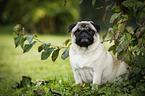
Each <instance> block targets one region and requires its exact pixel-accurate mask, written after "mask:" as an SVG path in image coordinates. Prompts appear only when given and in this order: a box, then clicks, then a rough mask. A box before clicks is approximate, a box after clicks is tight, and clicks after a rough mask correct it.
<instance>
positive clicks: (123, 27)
mask: <svg viewBox="0 0 145 96" xmlns="http://www.w3.org/2000/svg"><path fill="white" fill-rule="evenodd" d="M124 29H125V24H124V23H120V24H119V25H118V30H119V31H120V32H121V33H123V32H124Z"/></svg>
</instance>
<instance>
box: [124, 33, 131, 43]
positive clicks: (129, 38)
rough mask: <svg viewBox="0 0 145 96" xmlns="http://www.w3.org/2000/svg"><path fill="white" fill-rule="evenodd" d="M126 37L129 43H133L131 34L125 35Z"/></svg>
mask: <svg viewBox="0 0 145 96" xmlns="http://www.w3.org/2000/svg"><path fill="white" fill-rule="evenodd" d="M125 35H126V39H127V40H128V41H131V35H130V34H129V33H125Z"/></svg>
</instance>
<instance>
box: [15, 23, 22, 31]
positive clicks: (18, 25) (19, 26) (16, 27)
mask: <svg viewBox="0 0 145 96" xmlns="http://www.w3.org/2000/svg"><path fill="white" fill-rule="evenodd" d="M20 29H21V25H20V24H17V25H16V26H15V27H14V31H15V32H17V31H18V30H20Z"/></svg>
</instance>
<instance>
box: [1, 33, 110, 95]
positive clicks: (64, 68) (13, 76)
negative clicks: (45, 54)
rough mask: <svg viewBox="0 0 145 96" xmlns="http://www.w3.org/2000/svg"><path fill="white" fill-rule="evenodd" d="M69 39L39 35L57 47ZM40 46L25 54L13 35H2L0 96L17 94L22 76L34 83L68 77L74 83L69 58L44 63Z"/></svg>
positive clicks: (66, 37)
mask: <svg viewBox="0 0 145 96" xmlns="http://www.w3.org/2000/svg"><path fill="white" fill-rule="evenodd" d="M69 38H70V36H58V35H38V39H39V40H41V41H43V42H46V43H52V44H55V45H62V44H63V42H64V41H65V40H66V39H69ZM39 45H41V43H38V44H36V45H35V46H34V47H33V48H32V49H31V50H30V51H29V52H28V53H25V54H23V50H22V49H21V47H20V46H19V47H18V48H15V46H14V40H13V36H12V35H9V34H0V95H7V96H8V95H13V94H15V92H16V90H15V89H12V86H13V85H15V84H16V82H19V81H20V80H21V77H22V76H30V77H31V78H32V80H33V81H36V80H38V79H43V80H50V79H51V78H53V77H57V78H58V79H59V78H64V77H67V78H69V80H71V81H70V82H74V79H73V73H72V69H71V66H70V64H69V58H67V59H66V60H62V59H61V58H60V55H59V57H58V59H57V60H56V62H53V61H52V60H51V57H49V59H47V60H44V61H42V60H41V53H39V52H38V51H37V48H38V46H39ZM106 46H107V47H108V46H110V45H109V44H107V45H106ZM62 51H63V50H62Z"/></svg>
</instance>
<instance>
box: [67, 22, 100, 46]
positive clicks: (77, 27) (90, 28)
mask: <svg viewBox="0 0 145 96" xmlns="http://www.w3.org/2000/svg"><path fill="white" fill-rule="evenodd" d="M68 28H69V31H72V39H74V40H73V41H74V42H75V43H76V44H77V45H79V46H80V47H88V46H89V45H91V44H93V43H94V35H95V34H96V32H99V30H100V26H99V25H97V24H95V23H93V22H92V21H81V22H77V23H75V24H71V25H70V26H69V27H68Z"/></svg>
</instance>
